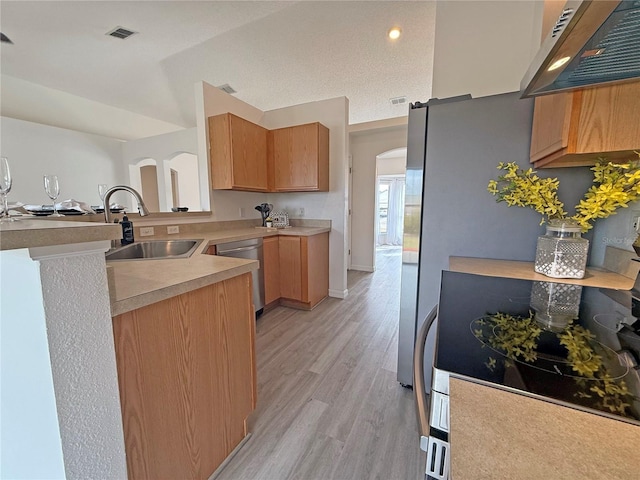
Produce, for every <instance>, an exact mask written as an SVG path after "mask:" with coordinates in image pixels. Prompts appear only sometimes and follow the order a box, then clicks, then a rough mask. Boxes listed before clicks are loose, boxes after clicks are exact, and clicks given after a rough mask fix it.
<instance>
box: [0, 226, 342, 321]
mask: <svg viewBox="0 0 640 480" xmlns="http://www.w3.org/2000/svg"><path fill="white" fill-rule="evenodd" d="M229 223H231V222H229ZM318 223H321V224H324V223H325V221H318ZM221 224H223V223H222V222H221ZM224 225H225V226H226V225H228V223H225V224H224ZM182 227H183V226H182V225H181V228H182ZM156 228H157V229H158V230H160V229H161V227H156ZM195 228H207V227H206V226H199V225H197V224H196V227H195ZM187 229H188V228H185V230H187ZM329 231H331V228H330V227H329V226H324V225H323V226H305V227H291V228H286V229H275V228H269V229H267V228H261V227H257V228H256V227H242V228H224V229H219V228H218V229H217V230H212V231H204V232H201V231H198V232H191V233H189V232H184V233H180V234H175V235H166V234H165V235H156V236H152V237H141V236H140V235H138V236H137V237H136V241H145V240H155V239H167V238H172V239H200V240H203V241H202V243H200V245H199V246H198V248H197V250H196V251H195V253H194V254H193V255H191V257H189V258H179V259H162V260H135V261H109V262H107V274H108V279H109V293H110V296H111V314H112V315H119V314H121V313H125V312H128V311H131V310H134V309H136V308H140V307H143V306H146V305H150V304H152V303H155V302H158V301H160V300H164V299H166V298H169V297H173V296H176V295H180V294H181V293H185V292H188V291H190V290H195V289H197V288H201V287H204V286H206V285H210V284H212V283H217V282H219V281H222V280H226V279H227V278H231V277H235V276H237V275H241V274H243V273H247V272H251V271H252V270H256V269H257V268H258V262H257V261H255V260H243V259H239V258H231V257H218V256H215V255H206V254H204V252H205V251H206V249H207V248H208V247H209V246H210V245H216V244H219V243H225V242H233V241H237V240H247V239H250V238H259V237H268V236H274V235H293V236H311V235H318V234H320V233H325V232H329ZM121 237H122V229H121V227H120V225H116V224H106V223H93V222H80V221H57V220H41V219H40V220H39V219H25V218H23V219H20V220H19V221H16V222H12V223H6V224H0V247H1V249H2V250H12V249H19V248H32V247H46V246H57V245H69V244H74V243H84V242H94V241H103V240H107V241H110V240H117V239H120V238H121Z"/></svg>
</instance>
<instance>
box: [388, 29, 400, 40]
mask: <svg viewBox="0 0 640 480" xmlns="http://www.w3.org/2000/svg"><path fill="white" fill-rule="evenodd" d="M401 33H402V30H400V27H393V28H392V29H391V30H389V33H388V35H389V38H390V39H391V40H397V39H398V38H400V34H401Z"/></svg>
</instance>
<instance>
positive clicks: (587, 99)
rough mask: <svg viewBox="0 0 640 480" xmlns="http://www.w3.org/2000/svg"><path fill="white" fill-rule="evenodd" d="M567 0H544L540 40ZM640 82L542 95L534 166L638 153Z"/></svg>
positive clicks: (631, 156)
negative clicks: (636, 151) (635, 151)
mask: <svg viewBox="0 0 640 480" xmlns="http://www.w3.org/2000/svg"><path fill="white" fill-rule="evenodd" d="M564 6H565V0H545V2H544V12H543V22H542V32H541V33H542V40H544V38H545V37H546V35H547V33H548V32H549V31H550V30H551V28H552V27H553V26H554V25H555V24H556V21H557V20H558V16H559V15H560V14H561V13H562V10H563V9H564ZM638 132H640V82H635V83H625V84H619V85H612V86H602V87H596V88H588V89H584V90H577V91H573V92H563V93H555V94H552V95H544V96H541V97H537V98H536V99H535V105H534V112H533V128H532V131H531V152H530V160H531V163H533V164H534V166H535V167H536V168H544V167H567V166H580V165H593V164H594V163H595V162H596V161H597V159H598V157H599V156H603V157H607V159H608V160H612V161H624V160H631V159H634V158H637V156H636V155H635V154H634V153H633V151H634V150H638V149H640V134H639V133H638Z"/></svg>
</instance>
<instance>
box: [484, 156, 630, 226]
mask: <svg viewBox="0 0 640 480" xmlns="http://www.w3.org/2000/svg"><path fill="white" fill-rule="evenodd" d="M636 154H637V155H638V156H639V157H640V153H638V152H636ZM498 170H503V171H504V172H505V173H504V174H503V175H500V176H499V177H498V179H497V180H491V181H489V185H488V187H487V189H488V190H489V193H491V194H492V195H494V196H497V197H498V198H497V201H498V202H506V204H507V205H508V206H510V207H511V206H514V205H515V206H518V207H530V208H532V209H534V210H535V211H536V212H538V213H540V214H541V215H542V220H541V221H540V224H543V223H544V222H545V220H551V219H555V218H557V219H567V218H570V219H572V220H574V221H575V222H577V223H578V225H580V227H581V228H582V231H583V232H586V231H587V230H589V229H591V227H592V225H591V223H592V222H593V221H594V220H596V219H598V218H606V217H608V216H609V215H613V214H615V213H616V210H617V209H618V208H620V207H623V208H624V207H627V205H628V204H629V203H631V202H633V201H634V200H637V199H638V198H640V162H639V161H634V162H629V163H611V162H607V161H606V160H604V159H598V163H597V164H596V165H595V166H594V167H592V168H591V170H592V171H593V185H591V187H590V188H589V190H587V192H586V193H585V195H584V198H583V199H582V200H580V203H579V204H578V205H576V207H575V212H576V213H575V215H573V216H572V217H568V216H567V215H568V214H567V212H566V211H565V210H564V205H563V203H562V202H561V201H560V200H559V199H558V195H557V192H558V187H559V185H560V182H559V181H558V179H557V178H540V177H538V175H537V174H536V172H535V171H534V170H533V169H531V168H529V169H528V170H523V169H522V168H520V167H519V166H518V165H517V164H516V163H515V162H509V163H503V162H501V163H499V164H498ZM545 217H546V218H545Z"/></svg>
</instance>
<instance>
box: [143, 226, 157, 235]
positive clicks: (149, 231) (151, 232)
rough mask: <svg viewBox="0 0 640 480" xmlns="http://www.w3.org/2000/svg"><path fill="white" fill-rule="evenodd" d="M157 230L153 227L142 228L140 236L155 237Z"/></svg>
mask: <svg viewBox="0 0 640 480" xmlns="http://www.w3.org/2000/svg"><path fill="white" fill-rule="evenodd" d="M154 233H155V230H154V229H153V227H140V236H141V237H148V236H150V235H154Z"/></svg>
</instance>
